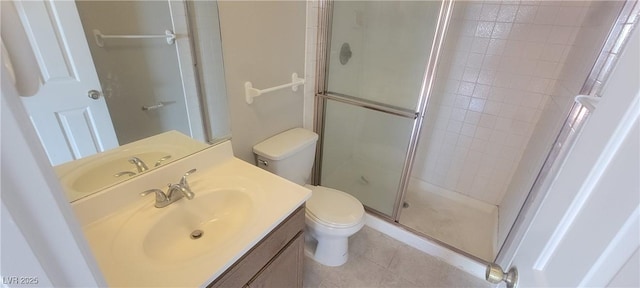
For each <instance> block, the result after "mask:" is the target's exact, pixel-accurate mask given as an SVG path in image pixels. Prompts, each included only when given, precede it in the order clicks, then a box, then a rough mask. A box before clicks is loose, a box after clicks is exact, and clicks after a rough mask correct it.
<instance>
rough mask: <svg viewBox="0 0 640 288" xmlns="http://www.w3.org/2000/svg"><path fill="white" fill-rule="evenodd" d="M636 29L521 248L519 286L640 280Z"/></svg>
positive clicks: (639, 99)
mask: <svg viewBox="0 0 640 288" xmlns="http://www.w3.org/2000/svg"><path fill="white" fill-rule="evenodd" d="M637 30H638V29H636V31H635V32H634V33H633V35H632V37H631V38H630V41H629V43H628V45H627V47H626V48H625V51H624V52H623V54H622V55H621V58H620V59H619V61H618V65H617V66H616V68H615V69H614V71H613V73H612V75H611V78H610V79H609V80H608V81H607V84H606V86H605V88H604V91H603V97H602V100H601V102H600V103H599V104H598V107H597V108H596V109H595V111H594V112H593V113H592V115H591V116H590V119H588V122H587V123H585V126H584V128H583V130H582V132H581V135H580V136H579V137H580V138H579V139H578V141H577V142H576V144H575V146H574V147H573V148H572V150H571V151H570V153H569V154H568V158H567V160H566V162H565V163H564V166H563V167H562V168H561V170H560V171H559V173H558V176H557V178H556V180H555V181H554V183H553V184H552V186H551V187H550V191H549V193H548V195H547V197H546V199H544V200H543V202H542V204H541V206H540V209H539V210H538V212H537V214H536V216H535V218H534V220H533V222H532V224H531V226H530V227H529V229H528V231H527V233H526V234H525V236H524V239H523V241H522V242H521V243H520V247H519V249H518V250H517V252H516V253H515V257H514V258H513V261H512V264H511V265H512V266H513V267H516V268H517V269H518V272H519V281H518V283H519V286H520V287H530V286H536V287H550V286H556V287H557V286H562V287H579V286H595V287H604V286H621V285H622V286H626V285H631V286H636V287H637V286H638V285H640V279H639V277H640V276H639V274H638V270H637V269H638V262H639V260H638V247H640V232H639V231H640V122H639V121H640V81H638V79H640V65H638V63H640V55H639V54H640V36H639V31H637Z"/></svg>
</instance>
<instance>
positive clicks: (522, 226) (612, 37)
mask: <svg viewBox="0 0 640 288" xmlns="http://www.w3.org/2000/svg"><path fill="white" fill-rule="evenodd" d="M454 3H455V0H443V1H442V6H441V9H440V12H439V16H438V22H437V26H436V33H435V35H434V43H433V46H432V50H431V52H430V53H431V54H430V57H429V60H428V63H427V67H426V68H425V73H424V78H423V83H422V88H421V92H420V93H421V94H420V98H419V100H418V101H419V104H418V109H417V110H418V111H416V112H413V111H410V110H406V109H398V108H397V107H389V106H388V105H381V104H378V103H372V102H369V101H362V100H358V99H353V98H352V97H348V96H346V97H345V96H344V95H335V94H329V93H328V92H327V87H328V78H327V74H328V72H329V71H328V62H327V59H329V53H330V47H331V46H330V45H331V28H332V27H331V22H332V11H333V0H319V7H318V8H319V10H318V16H319V17H318V37H317V47H318V50H317V62H316V63H317V65H316V83H315V97H314V98H315V110H314V112H315V113H314V130H315V131H316V133H318V135H319V136H320V137H319V144H318V145H317V146H316V162H315V163H314V167H313V169H314V170H313V174H312V176H313V177H312V181H313V183H314V184H319V181H320V177H321V169H320V167H322V147H323V142H324V137H323V132H324V113H325V105H324V103H325V101H326V100H327V99H328V100H334V101H339V102H343V103H346V104H351V105H356V106H359V107H363V108H367V109H370V110H375V111H380V112H384V113H388V114H393V115H397V116H403V117H407V118H410V117H411V116H413V119H414V125H413V129H412V134H411V138H410V141H409V147H407V153H406V157H405V165H404V168H403V172H402V174H401V180H400V184H399V185H398V191H397V195H396V201H395V203H394V207H393V214H392V216H391V217H389V216H387V215H386V214H383V213H380V212H378V211H376V210H374V209H371V208H369V207H366V206H365V210H366V211H367V212H369V213H371V214H374V215H376V216H378V217H380V218H381V219H383V220H385V221H387V222H389V223H392V224H394V225H395V226H397V227H399V228H401V229H403V230H406V231H409V232H411V233H413V234H416V235H419V236H421V237H424V238H427V239H428V240H430V241H433V242H435V243H437V244H438V245H440V246H442V247H444V248H447V249H449V250H451V251H453V252H456V253H458V254H461V255H463V256H466V257H468V258H470V259H472V260H475V261H477V262H479V263H483V264H489V262H488V261H486V260H484V259H481V258H479V257H477V256H475V255H472V254H470V253H468V252H466V251H463V250H460V249H458V248H457V247H454V246H451V245H450V244H448V243H445V242H443V241H441V240H438V239H436V238H433V237H431V236H429V235H427V234H425V233H423V232H420V231H417V230H415V229H412V228H410V227H407V226H405V225H403V224H401V223H399V218H400V209H399V208H400V206H401V203H402V201H403V200H404V197H405V195H406V192H407V191H406V190H407V186H408V180H409V177H410V175H411V169H412V165H413V160H414V158H415V151H416V149H417V146H418V140H419V136H420V133H421V128H422V120H423V118H424V116H425V113H426V107H427V103H428V99H429V95H430V93H431V88H432V85H433V81H434V79H433V78H434V75H435V71H436V68H437V64H438V56H439V54H440V52H441V51H440V50H441V48H442V43H443V42H444V39H445V37H446V28H447V27H448V24H449V21H450V18H451V13H452V12H453V6H454ZM639 20H640V4H639V3H637V2H635V1H629V0H626V1H625V3H624V4H623V7H622V9H621V11H620V13H619V15H618V16H617V17H616V21H615V22H614V23H612V28H611V30H610V31H609V33H608V35H607V37H606V40H605V43H604V45H603V47H602V49H601V51H600V53H599V55H598V56H597V58H596V60H595V63H594V65H593V67H592V69H591V71H590V72H589V75H588V77H587V79H586V80H585V83H584V85H583V87H582V88H581V90H580V94H583V95H585V94H586V95H592V96H596V97H599V96H600V95H599V94H600V92H601V89H602V87H603V84H604V82H605V81H606V79H607V78H608V76H609V74H610V73H611V71H612V68H613V66H615V64H616V61H615V60H617V56H618V54H619V52H620V51H621V50H622V49H623V47H624V44H625V43H626V41H627V39H628V38H629V36H630V34H631V31H632V30H633V29H637V27H636V26H638V22H639ZM411 113H413V115H411ZM588 118H589V113H588V112H587V111H586V108H585V107H583V106H582V105H580V104H577V103H574V105H573V107H572V108H571V110H570V111H569V112H568V113H567V117H566V120H565V121H564V123H563V125H562V129H561V130H560V131H559V132H558V133H557V137H556V139H555V142H554V143H553V145H552V147H556V146H558V147H566V148H565V149H563V151H560V150H558V149H550V150H549V152H548V154H547V156H546V160H545V162H544V164H543V166H542V167H541V168H540V170H539V174H538V176H537V177H536V179H535V181H534V183H533V184H532V185H531V189H530V191H529V194H528V196H527V198H526V200H525V202H524V203H523V205H522V207H521V209H520V211H519V213H518V216H517V217H516V219H515V221H514V223H513V224H512V226H511V228H510V231H509V233H508V235H507V238H506V239H505V240H504V242H503V243H502V245H501V246H500V249H499V250H498V251H497V254H496V256H495V258H494V261H495V262H497V263H498V264H500V265H502V266H503V267H507V266H509V264H510V262H511V261H512V260H513V257H514V255H515V253H516V249H517V247H518V244H519V241H520V240H521V239H522V237H523V235H524V233H525V231H526V230H527V228H528V227H529V224H530V222H531V219H532V218H533V216H534V215H535V213H536V211H537V207H539V206H540V203H541V199H543V198H545V196H546V191H547V190H548V189H547V188H548V187H549V185H550V182H551V181H552V180H553V175H554V172H555V170H554V169H553V168H554V167H553V166H554V165H561V163H563V160H564V159H565V158H566V156H567V151H568V150H570V148H571V146H572V145H573V144H574V141H575V140H576V139H577V136H578V134H579V132H580V128H581V127H582V126H583V124H584V123H585V122H586V119H588Z"/></svg>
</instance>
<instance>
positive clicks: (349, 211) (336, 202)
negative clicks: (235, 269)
mask: <svg viewBox="0 0 640 288" xmlns="http://www.w3.org/2000/svg"><path fill="white" fill-rule="evenodd" d="M306 187H307V188H309V189H311V191H312V193H311V198H309V200H307V214H309V216H311V217H312V218H314V219H315V220H318V221H319V222H321V223H323V224H325V225H328V226H333V227H347V226H353V225H355V224H358V223H359V222H360V221H361V220H362V217H363V216H364V208H363V207H362V203H360V201H358V199H356V198H355V197H353V196H351V195H349V194H347V193H345V192H342V191H338V190H335V189H331V188H327V187H322V186H311V185H306Z"/></svg>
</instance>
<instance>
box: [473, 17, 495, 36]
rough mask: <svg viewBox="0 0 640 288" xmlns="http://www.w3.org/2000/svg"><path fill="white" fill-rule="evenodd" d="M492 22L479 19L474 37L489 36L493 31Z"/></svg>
mask: <svg viewBox="0 0 640 288" xmlns="http://www.w3.org/2000/svg"><path fill="white" fill-rule="evenodd" d="M494 25H495V23H494V22H487V21H480V22H478V26H477V28H476V34H475V36H476V37H482V38H489V37H491V33H493V26H494Z"/></svg>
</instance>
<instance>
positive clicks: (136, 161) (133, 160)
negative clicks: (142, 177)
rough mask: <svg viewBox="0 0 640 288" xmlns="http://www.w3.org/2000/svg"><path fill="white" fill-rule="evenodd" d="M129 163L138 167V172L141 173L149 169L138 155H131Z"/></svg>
mask: <svg viewBox="0 0 640 288" xmlns="http://www.w3.org/2000/svg"><path fill="white" fill-rule="evenodd" d="M129 163H131V164H133V165H136V168H137V169H138V173H142V172H144V171H147V170H149V167H147V164H144V161H142V160H140V158H138V157H131V158H130V159H129Z"/></svg>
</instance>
